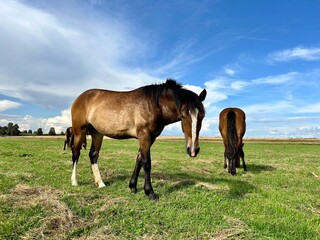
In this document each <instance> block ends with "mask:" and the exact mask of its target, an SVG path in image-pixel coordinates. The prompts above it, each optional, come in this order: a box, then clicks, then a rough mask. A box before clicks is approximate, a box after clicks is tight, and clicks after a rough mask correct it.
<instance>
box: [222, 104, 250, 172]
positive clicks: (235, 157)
mask: <svg viewBox="0 0 320 240" xmlns="http://www.w3.org/2000/svg"><path fill="white" fill-rule="evenodd" d="M219 131H220V133H221V136H222V138H223V144H224V148H225V150H224V168H227V167H228V172H229V173H231V174H232V175H235V174H236V167H240V158H241V159H242V165H243V169H244V170H245V171H246V170H247V166H246V164H245V161H244V152H243V145H244V144H243V143H242V138H243V136H244V134H245V132H246V115H245V113H244V112H243V111H242V110H241V109H239V108H225V109H224V110H222V111H221V113H220V115H219ZM227 158H228V166H227V161H226V159H227Z"/></svg>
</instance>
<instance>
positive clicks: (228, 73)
mask: <svg viewBox="0 0 320 240" xmlns="http://www.w3.org/2000/svg"><path fill="white" fill-rule="evenodd" d="M224 71H225V73H226V74H227V75H229V76H233V75H234V74H235V73H236V71H235V70H234V69H232V68H228V67H227V68H225V69H224Z"/></svg>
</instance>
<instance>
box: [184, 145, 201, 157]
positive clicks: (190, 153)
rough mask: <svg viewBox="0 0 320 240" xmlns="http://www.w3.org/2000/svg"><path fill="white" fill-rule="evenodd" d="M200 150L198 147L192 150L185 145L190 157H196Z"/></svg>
mask: <svg viewBox="0 0 320 240" xmlns="http://www.w3.org/2000/svg"><path fill="white" fill-rule="evenodd" d="M199 152H200V147H197V148H196V149H195V150H194V151H191V148H190V147H187V153H188V155H189V156H190V157H196V156H197V155H198V153H199Z"/></svg>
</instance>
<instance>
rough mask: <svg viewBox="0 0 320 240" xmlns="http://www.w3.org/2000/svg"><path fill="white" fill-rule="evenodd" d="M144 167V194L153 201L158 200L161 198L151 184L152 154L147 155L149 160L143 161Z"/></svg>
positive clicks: (144, 159)
mask: <svg viewBox="0 0 320 240" xmlns="http://www.w3.org/2000/svg"><path fill="white" fill-rule="evenodd" d="M142 166H143V169H144V178H145V182H144V192H145V194H146V195H148V196H149V198H150V199H151V200H158V199H159V197H158V196H157V195H156V194H155V193H154V191H153V187H152V184H151V157H150V152H149V153H148V154H147V158H143V159H142Z"/></svg>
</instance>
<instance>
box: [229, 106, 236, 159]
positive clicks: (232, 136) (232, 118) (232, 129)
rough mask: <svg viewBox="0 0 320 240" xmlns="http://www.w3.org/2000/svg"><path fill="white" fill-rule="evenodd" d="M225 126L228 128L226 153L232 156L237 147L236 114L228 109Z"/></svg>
mask: <svg viewBox="0 0 320 240" xmlns="http://www.w3.org/2000/svg"><path fill="white" fill-rule="evenodd" d="M227 128H228V138H227V139H228V150H227V152H228V155H229V156H230V158H233V157H234V155H235V152H236V147H237V141H238V137H237V130H236V114H235V112H234V111H230V112H228V114H227Z"/></svg>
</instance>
